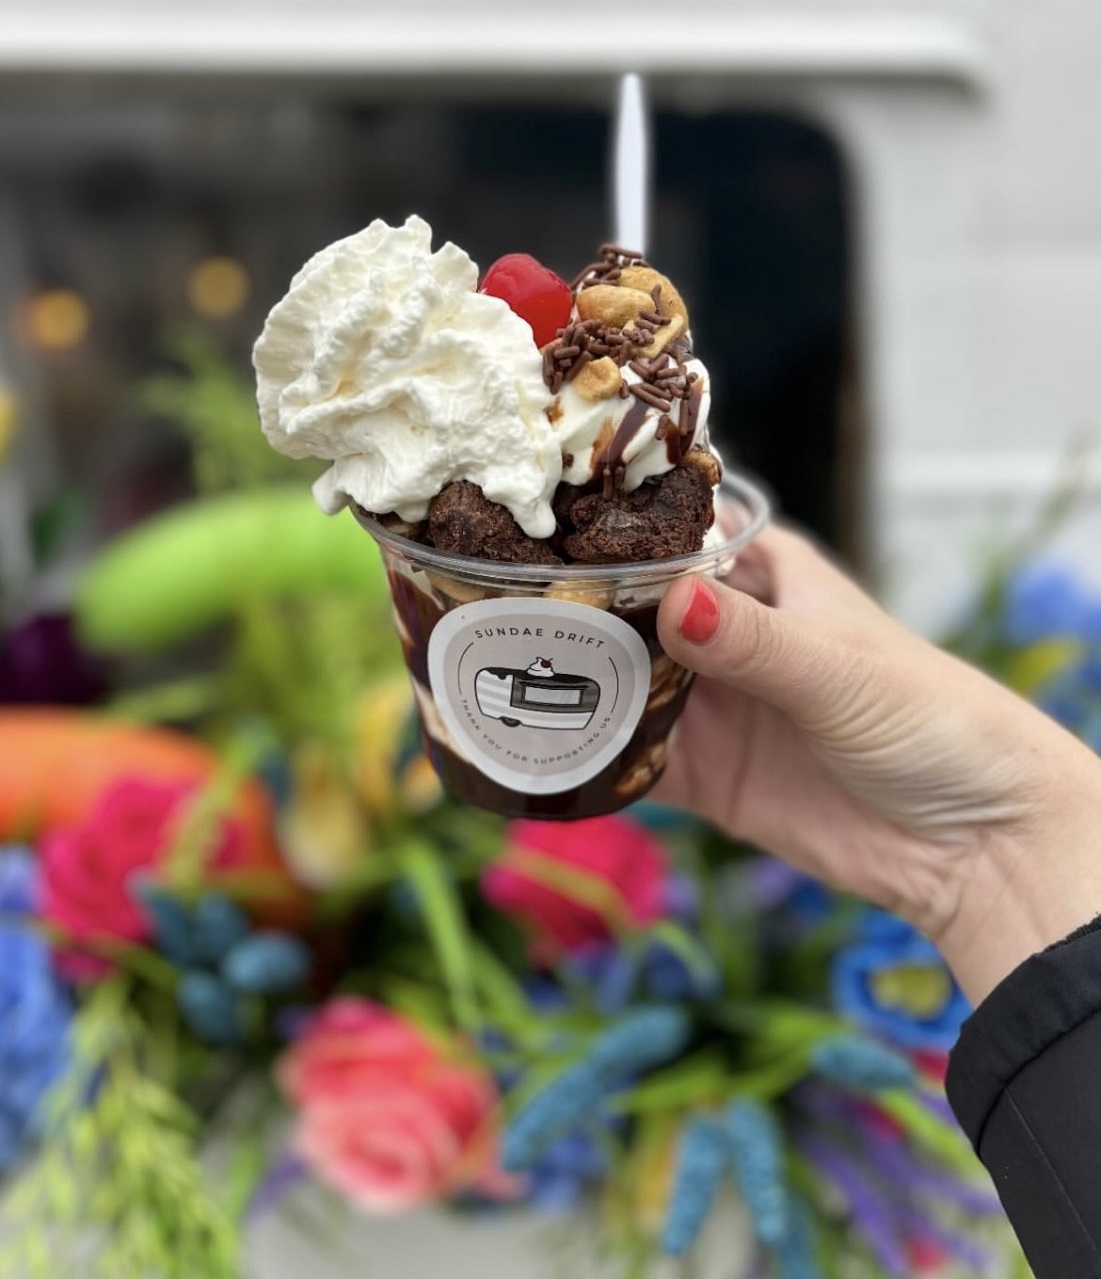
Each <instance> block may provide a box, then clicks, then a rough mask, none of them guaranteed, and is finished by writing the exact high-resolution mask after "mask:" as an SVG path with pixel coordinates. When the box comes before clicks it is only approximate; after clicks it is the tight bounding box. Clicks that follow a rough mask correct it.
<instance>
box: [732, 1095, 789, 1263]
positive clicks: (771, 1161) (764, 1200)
mask: <svg viewBox="0 0 1101 1279" xmlns="http://www.w3.org/2000/svg"><path fill="white" fill-rule="evenodd" d="M726 1138H727V1149H728V1153H729V1156H730V1163H731V1167H732V1168H733V1171H734V1179H735V1181H736V1182H737V1183H738V1189H739V1190H740V1191H741V1193H742V1200H743V1202H744V1203H745V1206H746V1209H747V1211H748V1212H749V1215H750V1217H751V1219H752V1221H753V1231H754V1233H755V1234H756V1236H757V1238H758V1239H759V1240H760V1242H761V1243H763V1244H766V1245H776V1244H778V1243H779V1242H780V1241H781V1240H782V1239H783V1238H784V1235H785V1234H786V1232H787V1230H788V1226H789V1221H788V1211H787V1209H788V1197H787V1184H786V1182H785V1180H784V1149H783V1139H782V1138H781V1136H780V1130H779V1127H778V1126H777V1123H776V1120H775V1118H774V1117H773V1114H772V1112H771V1111H770V1110H769V1109H768V1107H767V1106H764V1105H762V1104H761V1103H760V1102H758V1101H754V1100H752V1099H751V1098H748V1097H741V1098H739V1099H738V1100H737V1101H734V1102H731V1104H730V1106H729V1107H728V1109H727V1112H726Z"/></svg>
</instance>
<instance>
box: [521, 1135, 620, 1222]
mask: <svg viewBox="0 0 1101 1279" xmlns="http://www.w3.org/2000/svg"><path fill="white" fill-rule="evenodd" d="M607 1171H608V1161H607V1159H606V1158H605V1155H604V1152H603V1150H602V1149H601V1148H600V1146H599V1145H598V1144H597V1143H596V1142H595V1141H594V1140H593V1139H592V1137H591V1136H589V1134H588V1133H587V1132H584V1131H582V1130H581V1129H580V1128H575V1129H573V1130H572V1131H570V1132H567V1133H566V1134H565V1135H564V1136H562V1137H559V1138H558V1140H557V1141H555V1142H552V1143H551V1145H550V1146H548V1147H547V1148H546V1150H544V1151H543V1152H542V1154H541V1155H540V1156H539V1158H538V1159H537V1160H536V1161H535V1163H534V1164H533V1165H532V1166H531V1168H530V1170H529V1172H528V1199H529V1201H530V1202H531V1203H532V1204H533V1205H534V1206H535V1207H536V1208H539V1209H540V1210H541V1211H543V1212H546V1213H566V1212H572V1211H573V1210H574V1209H575V1208H577V1207H578V1206H579V1205H580V1203H581V1201H582V1199H583V1198H584V1195H585V1193H586V1191H587V1190H588V1188H589V1187H590V1186H592V1185H595V1184H597V1183H599V1182H600V1181H601V1180H603V1178H604V1177H605V1175H606V1174H607Z"/></svg>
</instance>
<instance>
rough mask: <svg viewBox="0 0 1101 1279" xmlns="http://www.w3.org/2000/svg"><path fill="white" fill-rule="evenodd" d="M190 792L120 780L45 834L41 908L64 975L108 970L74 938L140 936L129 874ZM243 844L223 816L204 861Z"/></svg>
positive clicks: (158, 846)
mask: <svg viewBox="0 0 1101 1279" xmlns="http://www.w3.org/2000/svg"><path fill="white" fill-rule="evenodd" d="M195 790H196V786H195V783H194V782H184V783H166V782H147V781H144V780H142V779H140V778H127V779H125V780H124V781H120V782H119V783H118V784H117V785H115V786H113V787H112V788H111V789H110V790H109V791H106V792H105V793H104V795H103V797H102V798H101V799H100V801H99V803H98V804H97V805H96V807H95V808H94V809H93V810H92V811H91V812H90V813H89V815H88V816H87V818H86V819H85V820H84V821H83V822H82V823H81V824H80V825H79V826H74V827H70V828H68V829H65V830H57V831H53V832H51V833H49V834H48V835H47V836H46V837H45V839H44V840H43V843H42V849H41V856H42V878H43V885H42V910H41V913H42V917H43V918H44V919H45V920H46V921H47V922H49V923H51V924H53V925H55V926H56V927H57V928H58V929H59V930H60V931H61V932H62V933H63V934H64V935H65V940H66V943H67V944H66V945H65V948H64V949H62V950H61V951H60V952H59V953H58V956H57V960H58V966H59V967H60V968H61V970H62V972H64V973H65V975H66V976H68V977H71V978H73V979H74V980H81V979H95V978H98V977H102V976H104V975H105V974H106V973H107V972H109V971H110V965H109V964H108V963H106V962H105V961H104V960H103V958H102V957H100V956H98V955H95V954H90V953H88V951H87V950H86V949H82V948H81V945H80V944H81V943H89V942H92V943H94V942H97V941H119V942H135V943H137V942H144V941H146V940H148V938H149V935H150V927H149V921H148V920H147V918H146V915H145V912H144V910H143V909H142V906H141V903H140V902H139V900H138V899H137V897H136V896H135V894H134V892H133V887H134V884H133V880H134V877H135V874H136V873H137V872H139V871H142V870H146V869H149V868H151V867H154V866H156V865H157V864H158V862H159V861H160V859H161V857H162V856H163V854H164V853H165V852H166V851H167V850H168V849H169V848H170V846H171V844H172V840H173V839H174V837H175V835H176V833H177V831H178V824H179V821H180V820H181V818H182V817H183V816H184V814H185V813H186V811H187V807H188V804H189V802H190V800H191V799H192V798H193V797H194V794H195ZM244 843H245V840H244V833H243V831H242V830H241V828H240V826H239V824H238V823H236V822H232V821H226V820H223V821H222V823H221V828H220V830H219V831H218V843H217V847H216V848H215V849H214V852H213V856H212V857H211V859H210V863H211V864H212V865H216V866H222V867H224V866H232V865H235V864H236V863H238V862H239V861H240V860H241V858H242V856H243V853H244Z"/></svg>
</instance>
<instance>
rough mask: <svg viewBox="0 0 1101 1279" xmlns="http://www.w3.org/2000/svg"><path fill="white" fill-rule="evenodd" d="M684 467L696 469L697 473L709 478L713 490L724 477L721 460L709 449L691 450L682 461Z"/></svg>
mask: <svg viewBox="0 0 1101 1279" xmlns="http://www.w3.org/2000/svg"><path fill="white" fill-rule="evenodd" d="M681 465H682V466H691V467H694V468H695V469H696V470H697V471H702V472H703V473H704V475H706V476H707V482H708V484H710V485H711V487H712V488H714V487H715V485H716V484H718V482H719V481H720V480H721V479H722V477H723V468H722V465H721V463H720V462H719V459H718V458H717V457H716V456H715V454H714V453H711V452H709V451H708V450H707V449H701V448H698V447H697V448H693V449H689V450H688V452H687V453H685V455H684V457H683V458H682V459H681Z"/></svg>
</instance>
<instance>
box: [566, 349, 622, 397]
mask: <svg viewBox="0 0 1101 1279" xmlns="http://www.w3.org/2000/svg"><path fill="white" fill-rule="evenodd" d="M622 380H623V379H622V375H621V374H620V372H619V367H618V366H617V364H616V362H615V360H613V359H612V357H611V356H610V355H605V356H602V357H601V358H600V359H599V360H592V361H591V362H590V363H588V364H586V365H585V367H584V368H583V369H582V370H581V372H580V373H578V375H577V376H576V377H575V378H574V380H573V385H574V387H575V389H576V391H577V394H578V395H580V396H581V398H582V399H583V400H607V399H610V398H611V397H612V396H613V395H618V394H619V384H620V382H621V381H622Z"/></svg>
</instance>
